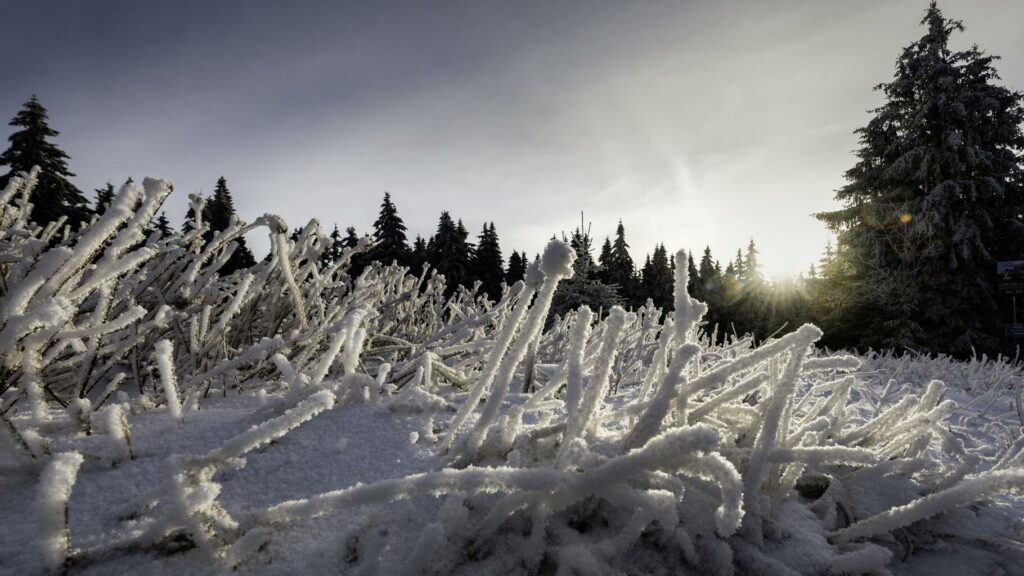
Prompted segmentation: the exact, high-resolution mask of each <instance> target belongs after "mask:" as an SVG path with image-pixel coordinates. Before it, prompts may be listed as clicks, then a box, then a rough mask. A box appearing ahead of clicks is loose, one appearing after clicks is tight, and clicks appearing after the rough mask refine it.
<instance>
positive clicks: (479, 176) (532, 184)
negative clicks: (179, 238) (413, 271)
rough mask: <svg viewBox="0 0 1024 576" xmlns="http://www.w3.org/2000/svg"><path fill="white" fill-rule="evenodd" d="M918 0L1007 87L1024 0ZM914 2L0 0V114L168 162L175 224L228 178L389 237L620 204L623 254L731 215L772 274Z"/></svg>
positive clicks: (274, 204) (824, 195) (694, 233)
mask: <svg viewBox="0 0 1024 576" xmlns="http://www.w3.org/2000/svg"><path fill="white" fill-rule="evenodd" d="M940 6H941V8H942V9H943V10H944V12H945V14H946V15H947V16H950V17H954V18H958V19H962V20H964V23H965V25H966V26H967V31H966V33H965V34H960V35H958V36H956V37H955V39H954V43H955V44H954V46H961V47H965V46H967V45H969V44H971V43H977V44H979V45H980V46H981V47H982V48H983V49H985V50H986V51H988V52H989V53H992V54H997V55H1000V56H1002V58H1003V59H1002V60H1001V61H1000V62H999V63H998V64H997V67H998V69H999V71H1000V73H1001V76H1002V78H1003V82H1004V84H1006V85H1008V86H1010V87H1012V88H1013V89H1016V90H1020V89H1024V31H1022V28H1021V23H1022V22H1024V1H1021V0H1004V1H995V0H955V1H954V0H945V1H943V2H941V4H940ZM926 7H927V2H925V1H924V0H914V1H891V0H864V1H804V2H797V1H775V0H772V1H763V0H748V1H717V2H700V3H698V2H654V1H652V2H621V1H611V0H609V1H592V0H591V1H586V2H584V1H578V2H566V1H552V2H519V1H504V2H491V1H479V0H477V1H472V2H470V1H467V2H433V3H430V2H408V3H392V2H340V1H330V2H326V1H325V2H298V1H296V2H284V1H280V2H279V1H245V2H241V1H239V2H219V1H218V2H205V1H196V2H183V1H176V2H149V1H117V2H115V1H106V0H94V1H89V2H77V1H70V0H69V1H65V2H58V1H47V2H40V1H39V0H6V1H5V2H4V3H3V10H2V11H0V69H2V70H3V71H4V81H3V82H0V118H10V117H12V116H13V115H14V114H15V113H16V112H17V111H18V109H19V108H20V106H21V104H22V103H23V102H24V101H25V100H27V99H28V97H29V95H31V94H32V93H37V94H38V95H39V98H40V100H41V101H42V103H43V104H44V105H45V106H46V107H47V108H48V109H49V111H50V118H51V125H52V126H53V127H54V128H56V129H57V130H60V131H61V136H60V137H59V138H58V139H57V140H56V142H57V143H58V145H60V146H61V147H62V148H63V149H64V150H65V151H66V152H68V154H70V156H71V162H70V167H71V170H72V171H73V172H75V173H76V174H77V178H75V182H76V184H77V185H78V186H79V187H80V188H81V189H82V190H83V191H85V192H86V194H87V196H89V197H90V199H91V198H92V197H93V189H94V188H97V187H99V186H101V185H103V184H104V183H105V182H106V181H107V180H111V181H113V182H115V183H119V182H123V181H124V180H125V179H126V178H127V177H129V176H133V177H135V178H136V179H137V180H138V179H140V178H141V177H143V176H154V177H161V178H167V179H169V180H171V181H172V182H173V183H174V185H175V190H176V192H175V194H174V195H172V198H171V199H170V200H169V202H168V204H167V206H166V209H167V214H168V216H169V217H170V218H171V219H172V221H173V222H175V224H178V223H180V221H181V219H182V217H183V216H184V212H185V208H186V194H187V193H189V192H200V191H201V192H204V193H208V192H210V191H211V190H212V188H213V185H214V183H215V182H216V180H217V177H218V176H220V175H224V176H225V177H226V178H227V180H228V184H229V187H230V189H231V191H232V193H233V195H234V198H235V205H236V207H237V209H238V212H239V214H240V216H241V217H242V218H243V219H252V218H255V217H256V216H258V215H260V214H262V213H264V212H274V213H278V214H281V215H283V216H284V217H285V218H286V220H287V221H288V222H289V224H291V225H292V226H293V227H295V226H298V225H301V224H304V223H305V222H306V221H308V220H309V219H310V218H313V217H315V218H318V219H319V220H320V221H321V222H322V223H323V224H324V225H325V226H326V227H328V228H330V227H331V226H332V225H333V224H334V223H337V224H338V225H339V226H341V227H342V228H344V227H345V226H355V227H356V228H357V229H358V230H359V232H360V233H363V232H365V231H367V230H369V228H370V225H371V224H372V222H373V220H374V219H375V217H376V213H377V210H378V208H379V204H380V200H381V196H382V195H383V193H384V191H385V190H387V191H390V192H391V194H392V196H393V198H394V200H395V202H396V204H397V205H398V208H399V214H400V215H401V216H402V217H403V218H404V219H405V222H406V224H407V226H408V227H409V230H410V240H411V239H412V238H413V237H415V235H416V234H422V235H424V236H429V234H430V233H431V232H432V231H433V230H434V227H435V226H436V223H437V217H438V214H439V213H440V211H441V210H449V211H450V212H451V213H452V215H453V216H454V217H456V218H462V219H463V221H464V222H465V224H466V226H467V228H469V230H470V231H471V233H472V234H473V235H474V236H476V234H478V233H479V230H480V227H481V225H482V224H483V222H485V221H492V220H493V221H494V222H495V225H496V227H497V230H498V234H499V236H500V238H501V241H502V248H503V249H504V251H505V253H506V255H507V254H508V252H509V251H510V250H513V249H517V250H527V251H528V252H529V253H530V254H531V256H532V254H533V253H535V252H538V251H539V250H540V249H541V247H542V246H543V244H544V242H545V241H546V240H547V239H548V238H550V237H551V235H552V234H553V233H555V232H560V231H562V230H571V229H572V228H573V227H574V226H575V225H577V223H578V222H579V219H580V214H579V213H580V211H583V212H584V213H585V218H586V220H587V221H589V222H592V223H593V228H592V231H593V233H594V235H595V236H596V239H597V242H598V244H599V243H600V242H601V241H603V239H604V236H605V235H610V234H612V233H613V232H614V229H615V224H616V222H617V220H618V219H619V218H621V219H622V220H623V222H624V224H625V226H626V234H627V239H628V241H629V243H630V244H631V246H632V252H633V257H634V259H635V260H637V261H638V264H640V263H642V261H643V257H644V255H645V254H646V253H647V252H650V251H651V249H652V248H653V247H654V244H655V243H657V242H664V243H665V244H666V246H667V247H668V248H669V249H670V250H672V251H674V250H676V249H678V248H687V249H694V250H701V249H703V247H704V245H706V244H709V245H710V246H711V248H712V250H713V252H714V253H715V255H716V256H718V257H719V258H721V259H722V260H723V263H724V261H725V260H728V259H730V258H731V257H732V255H733V254H735V251H736V249H737V248H739V247H740V246H745V245H746V243H747V241H748V239H749V238H751V237H753V238H754V239H755V240H756V242H757V244H758V247H759V248H760V250H761V253H762V261H763V264H764V266H765V268H766V272H767V273H769V274H771V275H779V274H788V273H796V272H799V271H803V270H806V269H807V267H808V266H809V264H810V263H811V262H812V261H815V260H816V259H817V258H818V256H819V254H820V253H821V251H822V248H823V247H824V245H825V242H826V240H827V238H828V235H827V233H826V232H825V230H824V228H823V226H822V225H821V224H819V223H818V222H817V221H816V220H814V219H813V218H812V217H811V216H810V215H811V213H813V212H816V211H821V210H828V209H831V208H833V207H834V206H835V204H834V202H833V201H832V196H833V191H834V190H835V189H836V188H837V187H839V186H840V185H842V183H843V179H842V174H843V172H844V171H845V170H847V169H848V168H849V167H851V166H852V164H853V161H854V160H853V156H852V154H851V151H852V150H854V149H855V148H856V146H857V140H856V136H855V135H854V134H853V130H854V129H856V128H857V127H859V126H862V125H864V124H865V123H866V122H867V120H868V119H869V115H868V114H867V113H866V110H868V109H870V108H873V107H875V106H877V105H879V104H880V103H881V99H880V95H879V94H878V93H877V92H873V91H872V90H871V88H872V86H874V85H875V84H878V83H880V82H884V81H887V80H889V79H890V78H891V76H892V72H893V66H894V63H895V59H896V57H897V55H898V54H899V52H900V50H901V48H902V47H904V46H906V45H907V44H909V43H910V42H911V41H913V40H914V39H916V38H918V37H920V36H921V35H922V34H923V33H924V31H923V28H921V27H920V26H918V22H919V21H920V19H921V17H922V16H923V13H924V10H925V8H926ZM2 128H3V129H5V130H6V132H5V133H4V134H3V136H6V135H7V134H9V133H10V131H9V130H8V129H7V127H6V126H3V127H2ZM251 241H252V242H253V243H254V244H255V245H256V248H257V250H258V251H259V250H261V249H262V248H263V247H265V246H266V242H265V241H262V239H261V238H253V239H252V240H251Z"/></svg>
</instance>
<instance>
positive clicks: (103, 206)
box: [95, 182, 114, 214]
mask: <svg viewBox="0 0 1024 576" xmlns="http://www.w3.org/2000/svg"><path fill="white" fill-rule="evenodd" d="M113 199H114V185H113V184H111V183H110V182H107V185H106V186H104V187H103V188H97V189H96V210H95V212H96V214H103V213H104V212H106V211H107V207H108V206H110V202H111V201H112V200H113Z"/></svg>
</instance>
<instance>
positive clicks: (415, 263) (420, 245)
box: [409, 234, 427, 276]
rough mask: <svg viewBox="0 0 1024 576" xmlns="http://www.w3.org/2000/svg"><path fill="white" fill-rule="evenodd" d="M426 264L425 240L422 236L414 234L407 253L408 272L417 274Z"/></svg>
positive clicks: (421, 271) (420, 272)
mask: <svg viewBox="0 0 1024 576" xmlns="http://www.w3.org/2000/svg"><path fill="white" fill-rule="evenodd" d="M426 266H427V241H426V240H424V239H423V237H422V236H420V235H418V234H417V235H416V240H415V241H413V243H412V251H411V252H410V253H409V273H410V274H413V275H415V276H419V275H420V274H422V273H423V269H424V268H425V267H426Z"/></svg>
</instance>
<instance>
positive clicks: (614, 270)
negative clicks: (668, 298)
mask: <svg viewBox="0 0 1024 576" xmlns="http://www.w3.org/2000/svg"><path fill="white" fill-rule="evenodd" d="M673 258H674V257H673ZM605 282H607V283H608V284H611V285H612V286H618V288H619V294H621V295H622V298H623V299H624V300H626V301H628V302H631V303H632V304H633V305H634V306H637V307H639V306H642V305H643V302H642V301H640V298H638V295H637V286H636V267H635V266H634V264H633V258H632V257H631V256H630V255H629V244H627V243H626V229H625V227H623V225H622V220H619V225H618V227H617V228H616V229H615V242H614V243H612V245H611V250H610V254H609V262H608V271H607V272H606V274H605ZM644 300H646V299H644Z"/></svg>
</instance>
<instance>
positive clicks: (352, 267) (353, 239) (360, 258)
mask: <svg viewBox="0 0 1024 576" xmlns="http://www.w3.org/2000/svg"><path fill="white" fill-rule="evenodd" d="M357 246H359V234H357V233H356V229H355V227H354V226H349V227H347V228H345V237H344V238H342V239H341V248H342V249H352V248H355V247H357ZM365 268H366V254H365V253H363V254H355V255H353V256H352V258H350V259H349V261H348V275H349V277H350V278H358V277H359V275H360V274H362V273H363V270H364V269H365Z"/></svg>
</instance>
